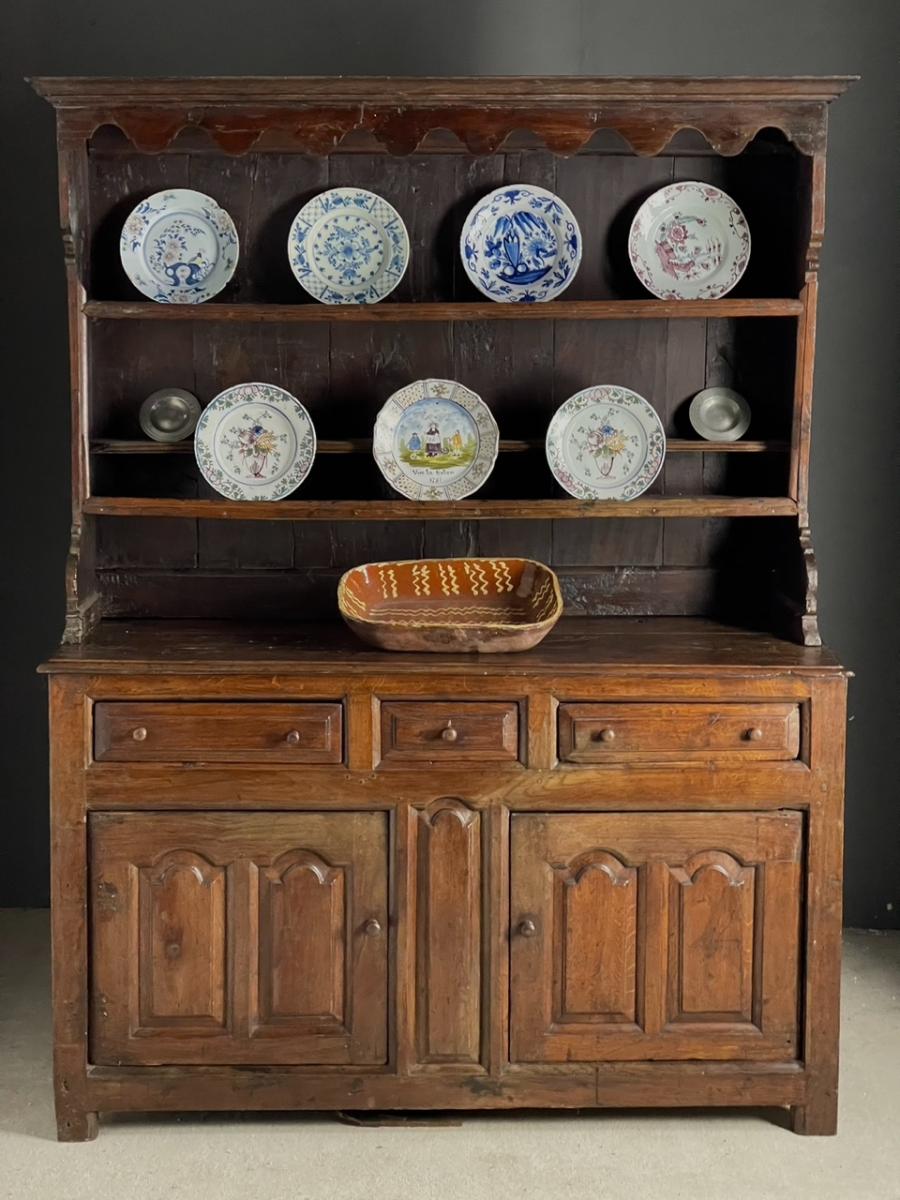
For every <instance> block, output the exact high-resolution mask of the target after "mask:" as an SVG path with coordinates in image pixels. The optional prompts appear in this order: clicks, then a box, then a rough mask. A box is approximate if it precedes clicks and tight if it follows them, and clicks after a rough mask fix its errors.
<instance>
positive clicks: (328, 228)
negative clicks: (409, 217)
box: [288, 187, 409, 304]
mask: <svg viewBox="0 0 900 1200" xmlns="http://www.w3.org/2000/svg"><path fill="white" fill-rule="evenodd" d="M288 258H289V260H290V264H291V270H292V271H293V273H294V276H295V278H296V279H297V281H298V282H299V283H300V284H301V285H302V286H303V287H304V288H306V290H307V291H308V292H309V294H310V295H311V296H315V298H316V299H317V300H321V301H322V303H323V304H375V303H376V302H377V301H379V300H383V299H384V298H385V296H387V295H389V294H390V293H391V292H392V291H393V290H394V288H395V287H396V286H397V284H398V283H399V282H400V280H401V279H402V278H403V274H404V272H405V271H406V267H407V264H408V263H409V234H408V233H407V230H406V226H405V225H404V223H403V219H402V217H401V216H400V214H399V213H398V212H397V210H396V209H395V208H394V207H393V205H391V204H388V202H387V200H385V199H383V197H381V196H377V195H376V194H375V193H374V192H368V191H366V190H365V189H364V188H354V187H338V188H330V189H329V190H328V191H327V192H320V193H319V195H318V196H314V197H313V198H312V200H310V201H309V202H308V203H307V204H304V206H303V207H302V208H301V209H300V211H299V212H298V213H297V215H296V217H294V220H293V223H292V224H291V228H290V232H289V234H288Z"/></svg>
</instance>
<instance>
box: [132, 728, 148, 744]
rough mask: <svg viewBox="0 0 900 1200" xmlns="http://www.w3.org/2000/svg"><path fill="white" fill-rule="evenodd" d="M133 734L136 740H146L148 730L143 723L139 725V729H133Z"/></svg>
mask: <svg viewBox="0 0 900 1200" xmlns="http://www.w3.org/2000/svg"><path fill="white" fill-rule="evenodd" d="M131 736H132V737H133V738H134V740H135V741H136V742H146V740H147V730H146V729H145V728H144V726H143V725H138V727H137V729H132V731H131Z"/></svg>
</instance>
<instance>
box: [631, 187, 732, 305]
mask: <svg viewBox="0 0 900 1200" xmlns="http://www.w3.org/2000/svg"><path fill="white" fill-rule="evenodd" d="M628 256H629V258H630V259H631V265H632V267H634V271H635V274H636V275H637V277H638V279H640V281H641V283H642V284H643V285H644V287H645V288H647V290H648V291H650V292H652V293H653V295H654V296H658V297H659V299H660V300H716V299H717V298H718V297H719V296H724V295H726V294H727V293H728V292H730V291H731V289H732V288H733V287H734V285H735V284H736V283H737V282H738V280H739V279H740V277H741V276H742V275H743V273H744V271H745V270H746V268H747V263H748V262H749V261H750V229H749V227H748V225H747V218H746V217H745V216H744V214H743V213H742V212H741V210H740V209H739V208H738V206H737V205H736V204H735V202H734V201H733V200H732V199H731V197H730V196H727V195H726V194H725V193H724V192H723V191H721V190H720V189H719V188H717V187H713V186H712V184H709V183H670V184H669V185H668V187H664V188H661V189H660V190H659V191H658V192H654V193H653V195H652V196H650V197H649V199H647V200H645V201H644V203H643V204H642V205H641V207H640V208H639V209H638V211H637V214H636V215H635V218H634V221H633V222H632V224H631V232H630V233H629V235H628Z"/></svg>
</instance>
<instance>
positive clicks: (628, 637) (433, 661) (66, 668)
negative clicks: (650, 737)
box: [41, 617, 841, 675]
mask: <svg viewBox="0 0 900 1200" xmlns="http://www.w3.org/2000/svg"><path fill="white" fill-rule="evenodd" d="M662 667H665V668H667V669H668V668H684V669H685V670H691V671H703V670H707V669H708V670H715V671H716V672H717V673H718V672H722V671H726V672H727V671H732V670H733V671H744V670H748V669H753V670H777V671H798V672H810V671H813V672H828V673H835V672H839V671H840V670H841V668H840V666H839V664H838V662H837V660H836V659H835V658H834V656H833V655H832V654H831V653H830V652H829V651H828V650H824V649H820V648H813V647H805V646H797V645H794V644H793V643H791V642H787V641H783V640H781V639H779V638H774V637H772V636H770V635H768V634H763V633H755V632H752V631H747V630H742V629H735V628H732V627H730V626H727V625H720V624H717V623H716V622H714V621H707V620H702V619H682V618H672V619H667V618H660V617H656V618H651V619H649V620H644V619H641V618H628V617H623V618H614V617H610V618H604V617H587V618H579V617H569V618H563V620H561V621H560V623H559V624H558V625H557V626H556V628H555V629H553V630H552V631H551V632H550V634H549V635H548V636H547V638H546V639H545V640H544V641H543V642H542V643H541V645H540V646H537V647H536V648H535V649H534V650H529V651H526V652H525V653H522V654H489V655H484V654H482V655H475V654H472V655H469V654H415V653H413V654H394V653H387V652H384V651H379V650H373V649H371V648H370V647H368V646H365V645H363V644H362V643H361V642H359V641H357V639H356V638H355V637H354V636H353V635H352V634H351V633H350V632H349V631H348V630H347V629H345V628H344V627H343V625H340V624H337V623H334V624H301V623H297V624H281V625H265V626H253V625H249V624H232V623H231V622H224V621H208V622H186V621H102V622H101V623H100V624H99V625H98V627H97V629H96V630H95V631H94V633H93V634H92V635H91V637H90V638H89V639H88V640H87V641H86V642H83V643H81V644H79V645H66V646H61V647H60V648H59V649H58V650H57V652H56V653H55V654H54V655H53V656H52V657H51V658H50V659H49V660H48V661H47V662H46V663H45V664H44V665H43V666H42V667H41V670H42V671H44V672H48V673H57V672H95V671H101V672H127V673H129V674H132V673H147V674H153V673H159V672H161V671H165V672H174V673H177V674H204V673H208V672H210V671H212V672H216V673H219V674H223V673H224V674H246V673H247V672H258V671H260V670H263V671H279V672H289V673H290V672H304V673H306V672H310V671H313V672H318V671H330V672H334V671H335V670H339V671H342V672H351V673H355V672H359V673H371V672H373V671H382V670H384V671H390V672H391V673H392V674H394V673H398V674H405V673H418V672H422V671H435V670H438V669H439V670H440V671H441V672H442V673H443V674H447V673H448V672H449V673H453V674H460V675H465V674H471V675H486V674H501V675H530V674H534V673H540V674H555V673H566V672H568V673H571V672H572V671H581V670H585V669H587V670H589V671H595V670H598V671H599V670H604V669H621V668H628V669H634V670H641V669H644V668H654V669H656V668H662Z"/></svg>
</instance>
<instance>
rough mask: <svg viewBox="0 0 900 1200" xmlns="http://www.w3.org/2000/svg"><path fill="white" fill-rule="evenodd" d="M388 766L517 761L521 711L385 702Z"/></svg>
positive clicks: (486, 704)
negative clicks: (389, 763)
mask: <svg viewBox="0 0 900 1200" xmlns="http://www.w3.org/2000/svg"><path fill="white" fill-rule="evenodd" d="M381 757H382V761H384V762H422V761H429V760H434V761H445V760H446V761H452V762H514V761H516V760H517V759H518V757H519V709H518V705H516V704H512V703H510V704H507V703H494V702H482V703H460V702H457V701H453V702H447V703H440V702H438V701H434V700H428V701H421V702H420V701H386V702H385V703H383V704H382V706H381Z"/></svg>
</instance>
